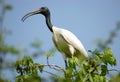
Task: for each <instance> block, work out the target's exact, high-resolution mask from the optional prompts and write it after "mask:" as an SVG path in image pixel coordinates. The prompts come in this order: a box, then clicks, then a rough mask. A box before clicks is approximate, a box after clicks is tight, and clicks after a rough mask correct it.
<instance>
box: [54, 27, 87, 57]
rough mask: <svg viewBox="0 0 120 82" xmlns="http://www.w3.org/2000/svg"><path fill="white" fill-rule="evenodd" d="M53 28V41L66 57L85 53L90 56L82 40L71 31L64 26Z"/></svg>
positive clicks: (84, 54)
mask: <svg viewBox="0 0 120 82" xmlns="http://www.w3.org/2000/svg"><path fill="white" fill-rule="evenodd" d="M52 28H53V41H54V44H55V46H56V48H57V49H58V50H59V51H60V52H61V53H62V54H63V57H64V59H66V57H72V56H78V55H83V56H85V57H88V54H87V52H86V50H85V48H84V47H83V45H82V43H81V42H80V40H79V39H78V38H77V37H76V36H75V35H74V34H73V33H72V32H70V31H68V30H66V29H62V28H57V27H55V26H53V27H52Z"/></svg>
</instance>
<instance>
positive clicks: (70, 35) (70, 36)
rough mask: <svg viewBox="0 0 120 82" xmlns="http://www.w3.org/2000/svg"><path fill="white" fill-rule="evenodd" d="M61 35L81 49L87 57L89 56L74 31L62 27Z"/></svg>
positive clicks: (73, 45)
mask: <svg viewBox="0 0 120 82" xmlns="http://www.w3.org/2000/svg"><path fill="white" fill-rule="evenodd" d="M61 35H62V37H63V38H64V40H65V41H66V42H67V43H68V44H70V45H71V46H72V47H74V48H75V49H77V50H79V51H80V53H82V54H83V55H84V56H85V57H88V54H87V52H86V50H85V48H84V46H83V45H82V43H81V42H80V40H79V39H78V38H77V37H76V36H75V35H74V34H73V33H72V32H70V31H68V30H65V29H62V33H61Z"/></svg>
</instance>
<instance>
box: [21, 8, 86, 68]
mask: <svg viewBox="0 0 120 82" xmlns="http://www.w3.org/2000/svg"><path fill="white" fill-rule="evenodd" d="M36 14H42V15H44V16H45V18H46V24H47V26H48V28H49V30H50V31H51V32H52V33H53V42H54V44H55V46H56V48H57V49H58V51H59V52H61V53H62V55H63V58H64V60H65V65H66V67H67V58H70V57H72V56H76V57H78V56H83V57H86V58H88V54H87V51H86V50H85V48H84V46H83V45H82V43H81V41H80V40H79V39H78V38H77V37H76V36H75V35H74V34H73V33H72V32H70V31H68V30H66V29H62V28H58V27H55V26H53V25H52V23H51V20H50V11H49V9H48V8H47V7H41V8H40V9H38V10H36V11H33V12H30V13H28V14H26V15H25V16H24V17H23V18H22V21H24V20H25V19H26V18H28V17H29V16H32V15H36Z"/></svg>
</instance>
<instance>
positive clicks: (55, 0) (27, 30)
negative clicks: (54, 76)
mask: <svg viewBox="0 0 120 82" xmlns="http://www.w3.org/2000/svg"><path fill="white" fill-rule="evenodd" d="M6 4H10V5H12V6H13V10H12V11H10V12H7V13H6V17H5V24H4V25H5V27H6V28H7V29H10V30H11V31H12V32H13V34H12V35H10V36H8V37H7V38H6V42H7V43H9V44H12V45H15V46H16V47H19V46H23V47H25V48H27V49H29V48H30V46H29V44H30V43H31V42H33V41H34V40H35V39H40V40H41V41H42V42H43V49H45V50H46V51H47V50H49V49H50V48H51V47H53V46H54V44H53V42H52V38H51V37H52V33H51V32H50V31H49V30H48V28H47V26H46V23H45V18H44V16H42V15H36V16H32V17H30V18H28V19H27V20H26V21H25V22H24V23H23V22H21V18H22V17H23V16H24V15H25V14H27V13H28V12H31V11H33V10H36V9H39V8H40V7H42V6H46V7H48V8H49V9H50V11H51V20H52V23H53V25H55V26H57V27H60V28H64V29H68V30H70V31H71V32H73V33H74V34H75V35H76V36H77V37H78V38H79V39H80V40H81V42H82V43H83V45H84V46H85V48H86V50H94V49H95V48H96V44H95V43H94V40H95V39H97V38H101V39H107V37H108V35H109V32H110V31H111V30H113V29H114V28H115V27H116V23H117V21H120V1H119V0H51V1H50V0H6ZM119 40H120V32H119V33H118V36H117V37H116V38H115V40H114V44H112V45H111V48H112V49H113V53H114V54H115V57H116V58H117V62H118V66H117V68H120V59H119V58H120V46H119V45H120V42H119ZM45 60H46V58H45V57H43V58H38V59H37V62H42V63H46V62H45ZM50 62H51V63H54V64H57V65H60V66H64V61H63V59H62V56H61V54H60V53H56V56H55V57H53V58H51V60H50Z"/></svg>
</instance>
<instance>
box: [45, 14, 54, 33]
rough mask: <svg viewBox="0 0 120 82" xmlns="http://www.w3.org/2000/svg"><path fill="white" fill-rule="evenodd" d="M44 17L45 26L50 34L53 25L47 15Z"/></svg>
mask: <svg viewBox="0 0 120 82" xmlns="http://www.w3.org/2000/svg"><path fill="white" fill-rule="evenodd" d="M45 17H46V24H47V26H48V28H49V30H50V31H51V32H53V29H52V27H53V25H52V23H51V20H50V15H47V16H45Z"/></svg>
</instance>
